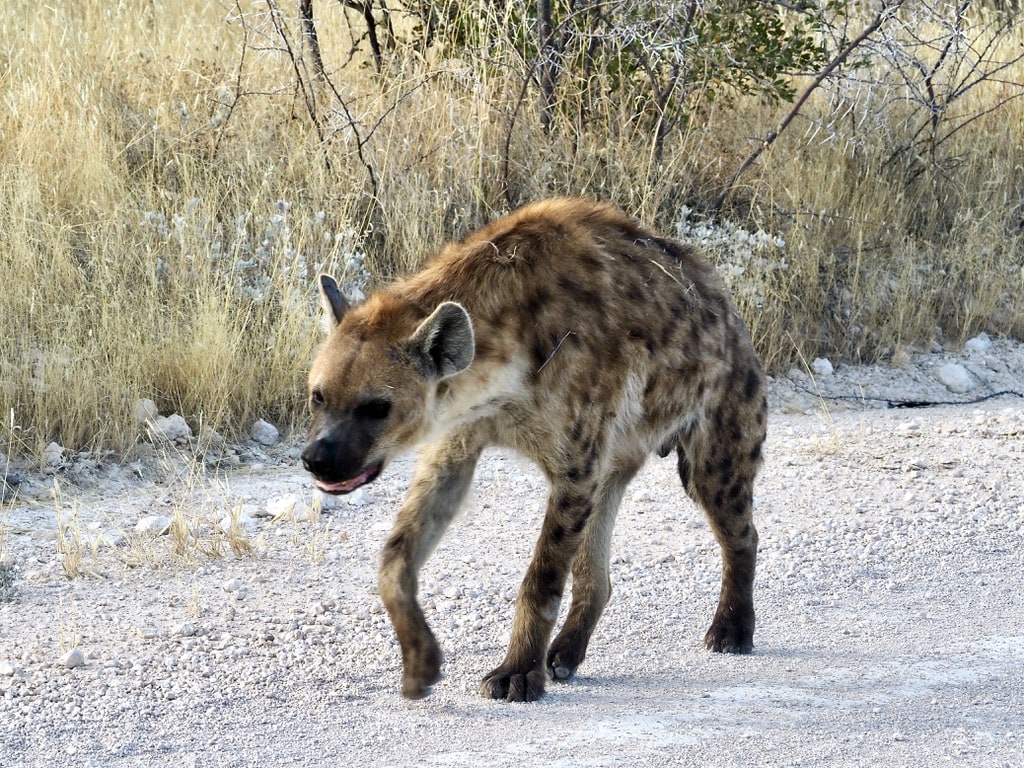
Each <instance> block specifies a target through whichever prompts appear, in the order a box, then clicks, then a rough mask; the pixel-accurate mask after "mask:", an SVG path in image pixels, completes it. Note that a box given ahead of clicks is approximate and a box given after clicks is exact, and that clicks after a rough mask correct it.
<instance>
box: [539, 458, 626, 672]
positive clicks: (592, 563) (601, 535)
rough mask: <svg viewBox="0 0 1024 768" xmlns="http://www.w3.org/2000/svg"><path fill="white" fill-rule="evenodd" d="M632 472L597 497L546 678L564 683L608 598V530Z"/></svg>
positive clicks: (583, 651)
mask: <svg viewBox="0 0 1024 768" xmlns="http://www.w3.org/2000/svg"><path fill="white" fill-rule="evenodd" d="M635 474H636V469H630V470H628V471H622V472H619V473H617V474H616V475H615V476H614V477H613V478H612V480H611V481H609V482H608V483H607V484H606V485H605V488H604V489H603V491H602V493H601V497H600V499H599V501H598V504H597V508H596V509H595V510H594V513H593V514H592V515H591V517H590V520H589V521H588V522H587V526H586V528H584V529H583V541H582V542H581V543H580V546H579V550H578V551H577V552H576V558H575V560H573V564H572V606H571V607H570V609H569V615H568V616H567V617H566V619H565V624H564V625H563V626H562V629H561V631H560V632H559V633H558V635H557V637H555V639H554V640H553V641H552V642H551V647H550V648H549V649H548V656H547V668H548V674H549V676H550V677H552V678H553V679H555V680H568V679H570V678H571V677H572V676H573V675H574V674H575V673H576V668H577V667H579V665H580V663H581V662H582V661H583V659H584V657H585V656H586V653H587V645H588V644H589V643H590V636H591V635H592V634H593V632H594V627H596V626H597V622H598V620H599V619H600V618H601V614H602V613H603V612H604V609H605V606H607V605H608V600H609V598H610V597H611V591H612V585H611V578H610V576H609V561H610V559H611V539H612V530H613V528H614V526H615V516H616V514H617V513H618V510H619V505H620V504H621V502H622V496H623V494H624V493H625V490H626V486H627V485H628V484H629V481H630V480H632V478H633V476H634V475H635Z"/></svg>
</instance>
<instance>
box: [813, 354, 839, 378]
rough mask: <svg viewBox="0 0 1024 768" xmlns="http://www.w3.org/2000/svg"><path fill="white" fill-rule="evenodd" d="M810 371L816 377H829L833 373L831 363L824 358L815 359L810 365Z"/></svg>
mask: <svg viewBox="0 0 1024 768" xmlns="http://www.w3.org/2000/svg"><path fill="white" fill-rule="evenodd" d="M811 370H812V371H814V373H815V374H816V375H818V376H831V375H832V374H833V373H835V369H834V368H833V367H832V363H831V362H830V361H829V360H828V358H825V357H816V358H815V359H814V362H813V363H811Z"/></svg>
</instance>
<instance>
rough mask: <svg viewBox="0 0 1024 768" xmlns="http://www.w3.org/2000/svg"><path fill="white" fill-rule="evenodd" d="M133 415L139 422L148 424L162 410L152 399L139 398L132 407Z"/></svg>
mask: <svg viewBox="0 0 1024 768" xmlns="http://www.w3.org/2000/svg"><path fill="white" fill-rule="evenodd" d="M132 415H133V416H134V417H135V421H137V422H138V423H139V424H147V423H148V422H150V421H153V420H154V419H155V418H157V417H158V416H159V415H160V411H159V409H157V407H156V403H154V402H153V401H152V400H137V401H136V402H135V407H134V408H133V409H132Z"/></svg>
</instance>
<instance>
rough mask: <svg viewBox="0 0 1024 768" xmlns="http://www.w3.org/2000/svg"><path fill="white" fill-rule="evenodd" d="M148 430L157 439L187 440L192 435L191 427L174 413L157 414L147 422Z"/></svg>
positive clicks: (170, 440)
mask: <svg viewBox="0 0 1024 768" xmlns="http://www.w3.org/2000/svg"><path fill="white" fill-rule="evenodd" d="M149 431H150V432H151V433H152V435H153V437H154V438H156V439H158V440H167V441H169V442H174V441H175V440H188V439H189V438H190V437H192V428H191V427H190V426H189V425H188V423H187V422H186V421H185V419H184V418H182V417H181V416H180V415H179V414H177V413H174V414H171V415H170V416H157V417H156V418H155V419H153V420H152V421H150V422H149Z"/></svg>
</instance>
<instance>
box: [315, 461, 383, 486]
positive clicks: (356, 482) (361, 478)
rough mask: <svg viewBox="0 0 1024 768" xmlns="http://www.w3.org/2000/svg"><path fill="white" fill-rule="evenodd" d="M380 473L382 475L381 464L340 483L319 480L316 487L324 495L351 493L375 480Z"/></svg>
mask: <svg viewBox="0 0 1024 768" xmlns="http://www.w3.org/2000/svg"><path fill="white" fill-rule="evenodd" d="M378 473H380V465H379V464H377V465H374V466H372V467H370V468H369V469H368V470H366V471H365V472H363V473H362V474H361V475H358V476H356V477H353V478H352V479H351V480H345V481H343V482H340V483H328V482H326V481H325V480H317V481H316V487H317V488H319V489H320V490H321V491H323V492H324V493H351V492H352V491H354V490H355V489H356V488H358V487H359V486H361V485H365V484H366V483H368V482H370V481H371V480H373V479H374V478H375V477H376V476H377V475H378Z"/></svg>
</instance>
